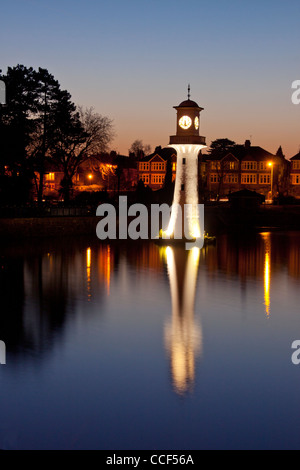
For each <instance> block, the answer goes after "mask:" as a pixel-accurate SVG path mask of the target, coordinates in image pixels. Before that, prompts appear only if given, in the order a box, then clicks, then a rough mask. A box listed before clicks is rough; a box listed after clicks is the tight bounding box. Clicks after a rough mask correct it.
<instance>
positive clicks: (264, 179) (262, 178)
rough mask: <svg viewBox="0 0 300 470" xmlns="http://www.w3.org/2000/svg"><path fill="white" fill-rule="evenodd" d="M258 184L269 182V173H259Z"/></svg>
mask: <svg viewBox="0 0 300 470" xmlns="http://www.w3.org/2000/svg"><path fill="white" fill-rule="evenodd" d="M259 184H271V175H270V174H264V175H259Z"/></svg>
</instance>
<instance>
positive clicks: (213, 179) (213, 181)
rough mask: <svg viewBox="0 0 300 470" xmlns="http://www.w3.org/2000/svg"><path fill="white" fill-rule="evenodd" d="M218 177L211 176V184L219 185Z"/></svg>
mask: <svg viewBox="0 0 300 470" xmlns="http://www.w3.org/2000/svg"><path fill="white" fill-rule="evenodd" d="M218 180H219V179H218V175H215V174H212V175H210V182H211V183H218Z"/></svg>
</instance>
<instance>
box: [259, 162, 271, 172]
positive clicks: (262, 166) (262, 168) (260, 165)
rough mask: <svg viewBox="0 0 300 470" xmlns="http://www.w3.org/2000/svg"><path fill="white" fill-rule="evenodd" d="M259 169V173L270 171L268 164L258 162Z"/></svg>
mask: <svg viewBox="0 0 300 470" xmlns="http://www.w3.org/2000/svg"><path fill="white" fill-rule="evenodd" d="M259 169H260V170H261V171H266V170H268V169H270V167H269V166H268V162H259Z"/></svg>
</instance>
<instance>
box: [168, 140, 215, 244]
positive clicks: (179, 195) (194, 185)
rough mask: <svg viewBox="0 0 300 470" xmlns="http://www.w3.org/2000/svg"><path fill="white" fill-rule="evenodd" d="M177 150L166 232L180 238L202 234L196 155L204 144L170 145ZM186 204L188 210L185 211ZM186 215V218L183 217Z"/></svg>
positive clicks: (196, 236) (195, 237) (197, 236)
mask: <svg viewBox="0 0 300 470" xmlns="http://www.w3.org/2000/svg"><path fill="white" fill-rule="evenodd" d="M170 146H171V147H173V148H174V149H175V150H176V152H177V168H176V180H175V189H174V198H173V204H172V212H171V218H170V223H169V226H168V229H167V232H166V234H167V235H168V236H173V235H176V233H178V234H179V235H180V233H182V239H185V238H187V239H189V238H192V239H197V238H201V237H203V236H204V227H202V226H201V225H202V224H201V217H200V214H199V207H198V204H199V200H198V155H199V152H200V150H201V149H203V148H205V147H206V146H205V145H195V144H191V145H189V144H186V145H170ZM187 205H188V209H189V211H190V212H187ZM184 215H186V218H184Z"/></svg>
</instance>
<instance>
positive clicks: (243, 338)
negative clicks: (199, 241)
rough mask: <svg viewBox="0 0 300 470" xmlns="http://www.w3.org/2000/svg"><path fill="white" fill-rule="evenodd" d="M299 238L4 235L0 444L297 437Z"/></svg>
mask: <svg viewBox="0 0 300 470" xmlns="http://www.w3.org/2000/svg"><path fill="white" fill-rule="evenodd" d="M299 242H300V234H297V233H274V234H271V233H262V234H257V235H254V236H249V237H247V238H243V237H229V236H222V237H220V238H219V239H218V243H217V246H208V247H206V248H204V249H203V250H198V249H193V250H191V251H185V250H184V249H180V248H174V247H166V248H161V247H158V246H156V245H155V244H153V243H142V242H135V243H132V242H128V243H126V242H124V243H120V244H118V243H110V244H103V243H102V244H101V243H100V242H99V241H98V240H97V241H95V240H91V239H84V238H81V239H77V240H75V239H74V240H65V241H57V240H49V241H46V240H45V241H43V242H39V243H37V242H32V243H29V242H28V243H23V244H21V245H18V244H17V243H15V244H13V243H11V244H9V245H6V246H3V245H2V247H1V251H0V257H1V258H0V267H1V270H0V280H1V283H0V293H1V303H2V308H1V316H0V339H1V340H4V341H5V343H6V346H7V365H6V366H4V367H3V366H0V382H1V387H0V399H1V401H0V413H1V416H2V418H1V423H0V448H1V447H2V448H20V449H23V448H24V449H26V448H28V449H30V448H34V449H35V448H37V449H38V448H99V449H143V448H145V449H154V448H155V449H201V448H300V443H299V439H298V438H297V435H298V434H297V432H296V431H297V429H298V424H297V423H298V421H299V417H300V416H299V414H300V413H299V408H298V401H297V400H298V396H299V386H300V384H299V372H300V369H299V370H298V369H297V367H295V366H293V365H292V364H291V360H290V346H291V343H292V341H293V340H295V339H299V338H300V328H299V327H300V324H299V314H298V312H299V289H298V286H299V278H300V243H299ZM297 336H298V337H299V338H297ZM220 423H222V425H221V426H220ZM175 424H176V425H175ZM176 429H177V432H176Z"/></svg>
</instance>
